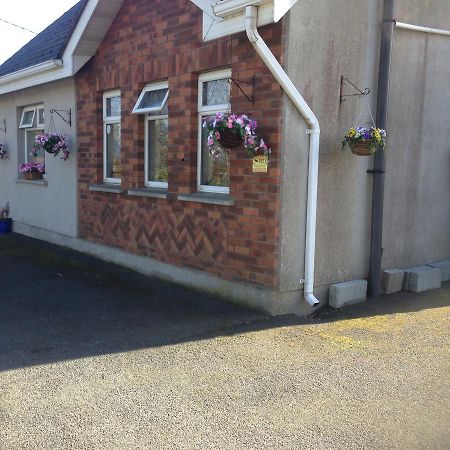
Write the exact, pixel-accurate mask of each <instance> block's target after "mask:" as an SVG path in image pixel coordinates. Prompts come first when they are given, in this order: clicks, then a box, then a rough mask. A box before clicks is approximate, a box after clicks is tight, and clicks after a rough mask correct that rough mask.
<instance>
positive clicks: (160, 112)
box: [147, 102, 169, 116]
mask: <svg viewBox="0 0 450 450" xmlns="http://www.w3.org/2000/svg"><path fill="white" fill-rule="evenodd" d="M167 103H168V102H166V103H165V104H164V107H163V109H158V111H151V112H149V113H147V115H148V116H167V115H168V114H169V108H168V105H167Z"/></svg>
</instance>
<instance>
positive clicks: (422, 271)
mask: <svg viewBox="0 0 450 450" xmlns="http://www.w3.org/2000/svg"><path fill="white" fill-rule="evenodd" d="M441 279H442V271H441V269H437V268H433V267H430V266H420V267H412V268H410V269H406V270H405V277H404V280H403V290H404V291H410V292H423V291H428V290H430V289H439V288H440V287H441Z"/></svg>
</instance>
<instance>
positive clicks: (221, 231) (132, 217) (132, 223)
mask: <svg viewBox="0 0 450 450" xmlns="http://www.w3.org/2000/svg"><path fill="white" fill-rule="evenodd" d="M95 231H96V233H97V234H98V235H100V236H102V235H103V236H109V237H110V238H112V239H113V240H114V241H119V242H120V241H128V242H130V243H135V244H136V246H137V247H138V248H139V247H143V248H149V249H153V250H159V251H164V252H165V253H167V254H172V255H181V256H186V257H193V258H197V259H199V260H201V261H214V262H217V263H220V264H225V263H226V259H227V230H226V228H225V225H224V223H223V222H222V221H221V220H220V219H216V220H211V219H209V218H208V217H195V216H191V215H186V214H179V213H174V212H172V213H169V214H166V213H163V212H162V211H158V210H148V211H143V210H141V209H135V208H130V207H125V208H122V207H119V206H115V205H109V204H106V205H104V206H103V211H102V213H101V216H100V221H99V222H97V225H96V230H95Z"/></svg>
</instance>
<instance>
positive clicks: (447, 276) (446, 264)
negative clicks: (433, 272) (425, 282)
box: [427, 261, 450, 282]
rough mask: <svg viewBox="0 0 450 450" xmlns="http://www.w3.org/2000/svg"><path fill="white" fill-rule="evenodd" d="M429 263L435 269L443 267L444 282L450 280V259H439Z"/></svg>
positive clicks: (442, 279)
mask: <svg viewBox="0 0 450 450" xmlns="http://www.w3.org/2000/svg"><path fill="white" fill-rule="evenodd" d="M427 265H428V266H430V267H433V268H434V269H441V272H442V278H441V281H442V282H444V281H448V280H450V261H439V262H435V263H431V264H427Z"/></svg>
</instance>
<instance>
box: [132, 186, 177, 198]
mask: <svg viewBox="0 0 450 450" xmlns="http://www.w3.org/2000/svg"><path fill="white" fill-rule="evenodd" d="M127 194H128V195H135V196H137V197H152V198H167V197H168V196H169V192H168V191H167V189H164V188H155V187H146V188H136V189H128V191H127Z"/></svg>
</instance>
